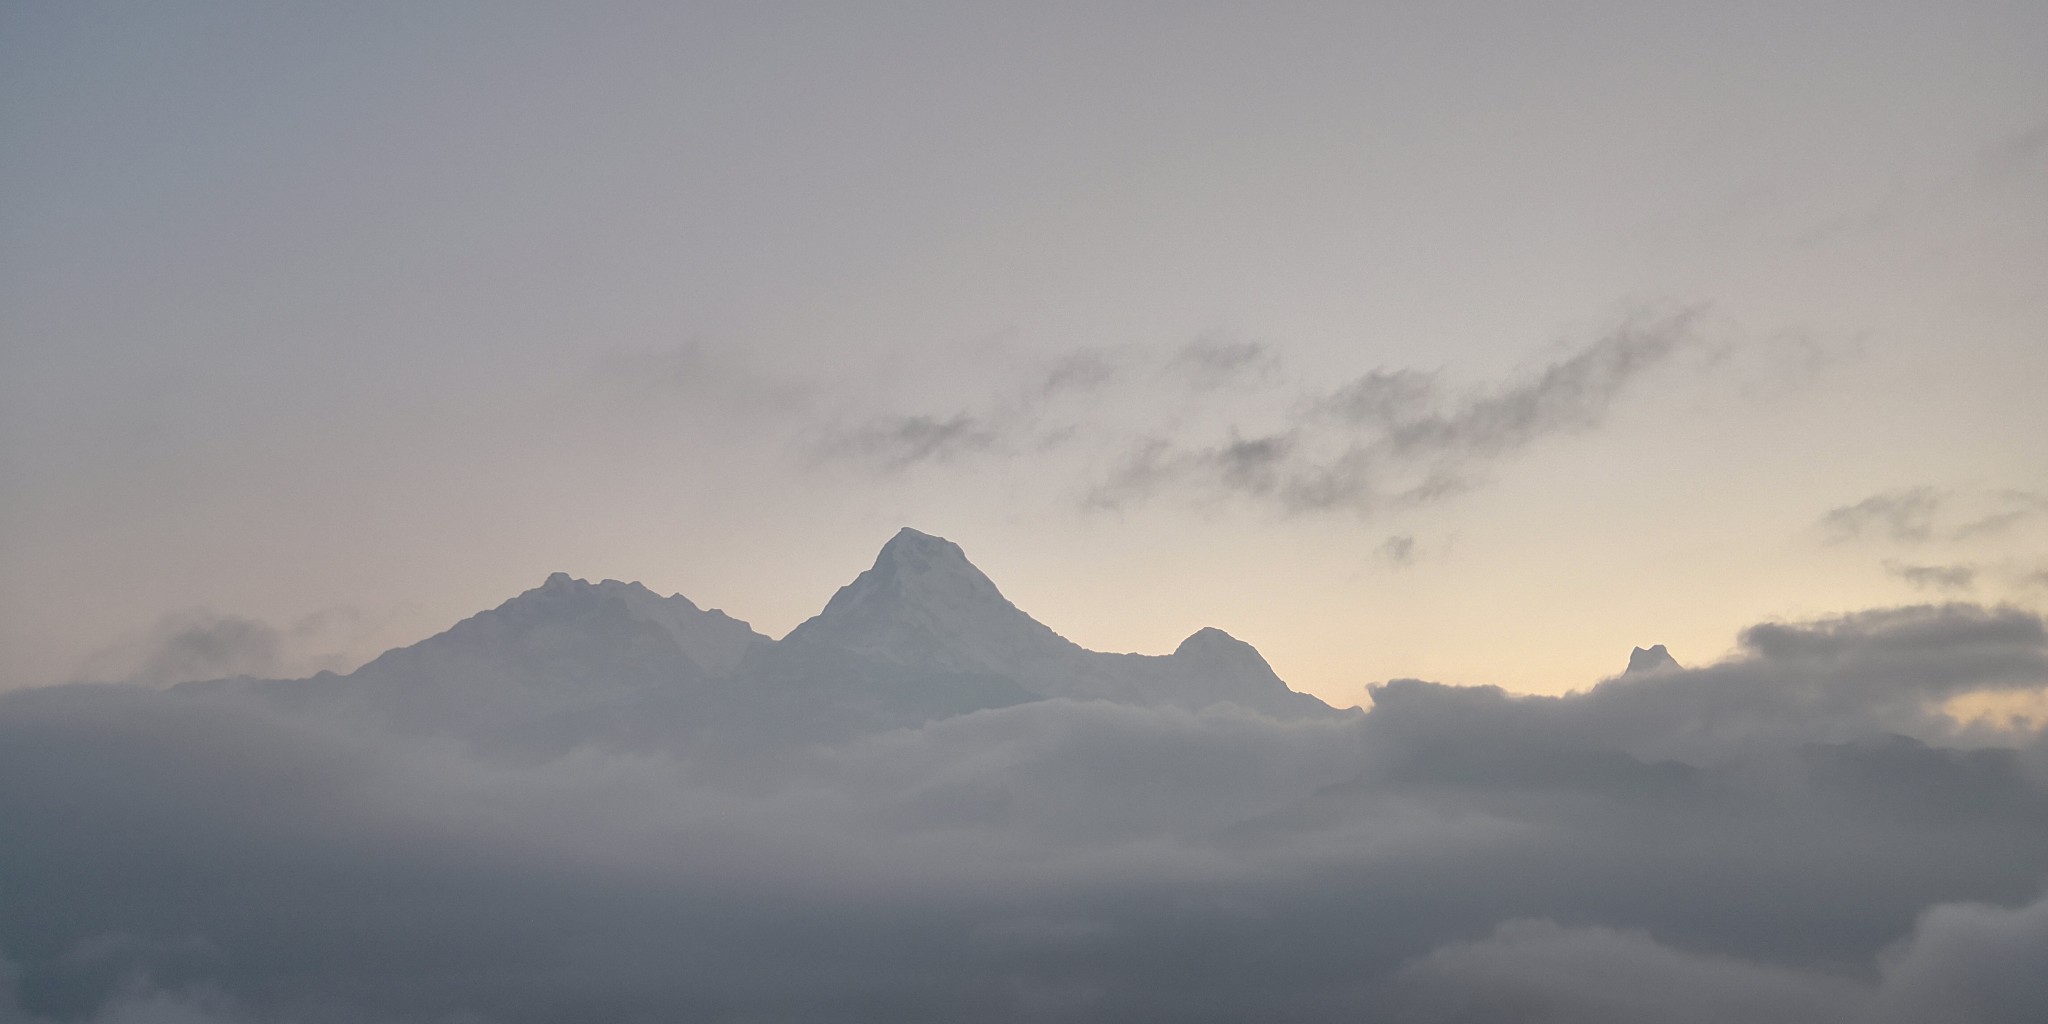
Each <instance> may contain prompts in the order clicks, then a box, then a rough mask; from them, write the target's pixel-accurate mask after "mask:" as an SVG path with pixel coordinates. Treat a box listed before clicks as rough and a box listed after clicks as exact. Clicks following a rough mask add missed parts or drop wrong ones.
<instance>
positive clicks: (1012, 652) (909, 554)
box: [783, 527, 1073, 674]
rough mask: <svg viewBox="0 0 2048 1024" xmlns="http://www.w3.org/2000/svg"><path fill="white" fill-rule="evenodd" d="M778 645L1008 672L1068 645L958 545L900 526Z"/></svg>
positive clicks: (958, 669) (952, 668)
mask: <svg viewBox="0 0 2048 1024" xmlns="http://www.w3.org/2000/svg"><path fill="white" fill-rule="evenodd" d="M783 642H785V643H789V644H792V645H794V646H799V647H804V646H813V645H827V646H832V647H837V648H840V649H842V650H849V651H855V652H858V653H861V654H866V655H873V656H878V657H882V658H885V659H887V660H889V661H894V662H899V663H901V664H905V665H916V666H920V667H925V668H934V669H944V670H947V671H955V672H994V673H1004V674H1008V673H1013V672H1015V671H1016V670H1017V669H1018V668H1019V666H1021V665H1023V664H1026V663H1030V662H1033V661H1037V660H1040V659H1042V658H1044V657H1046V656H1047V655H1048V654H1049V653H1053V652H1058V653H1064V652H1065V651H1066V650H1068V649H1071V648H1073V644H1071V643H1069V642H1068V641H1067V640H1066V639H1065V638H1063V637H1061V636H1060V635H1059V634H1058V633H1055V632H1053V631H1052V630H1051V629H1049V628H1047V627H1046V626H1045V625H1044V624H1042V623H1040V622H1039V621H1038V620H1036V619H1034V618H1032V617H1031V616H1029V615H1026V614H1024V612H1023V611H1022V610H1020V609H1018V607H1017V606H1016V605H1014V604H1011V603H1010V600H1009V599H1008V598H1006V597H1004V596H1003V593H1002V591H1000V590H998V589H996V585H995V583H994V582H993V581H991V580H990V579H989V578H988V577H987V576H986V575H984V574H983V573H982V571H981V570H980V569H977V568H975V567H974V563H972V562H970V561H968V560H967V553H966V552H964V551H962V550H960V545H958V544H955V543H953V542H952V541H949V540H947V539H945V538H944V537H935V536H932V535H931V534H928V533H922V532H920V531H917V530H913V529H910V528H909V527H904V528H903V529H902V530H900V531H898V532H897V534H896V536H894V537H892V538H890V540H889V543H887V544H884V545H882V550H881V552H880V553H879V554H877V555H876V556H875V564H874V565H873V567H871V568H869V569H868V570H867V571H866V572H863V573H861V574H860V575H859V576H858V577H856V578H855V579H854V581H853V582H852V583H849V584H847V585H846V586H844V587H841V588H839V592H838V593H836V594H834V595H832V600H831V601H829V602H827V603H826V605H825V610H824V611H821V612H819V613H818V614H817V615H816V616H813V617H812V618H811V619H809V620H807V621H805V622H804V623H803V624H802V625H800V626H798V627H796V628H795V629H793V630H791V631H790V633H789V635H788V636H787V637H784V638H783Z"/></svg>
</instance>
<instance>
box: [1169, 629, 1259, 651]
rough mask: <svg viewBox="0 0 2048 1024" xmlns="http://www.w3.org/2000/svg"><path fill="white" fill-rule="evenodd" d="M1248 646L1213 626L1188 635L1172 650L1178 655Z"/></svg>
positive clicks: (1248, 645)
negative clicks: (1184, 652) (1185, 652)
mask: <svg viewBox="0 0 2048 1024" xmlns="http://www.w3.org/2000/svg"><path fill="white" fill-rule="evenodd" d="M1250 646H1251V645H1250V644H1248V643H1245V642H1244V641H1242V640H1239V639H1238V638H1236V637H1234V636H1231V635H1230V634H1228V633H1225V632H1224V631H1222V630H1220V629H1217V628H1216V627H1214V626H1203V627H1202V628H1200V629H1198V630H1195V631H1194V632H1193V633H1190V634H1188V638H1187V639H1186V640H1182V641H1181V642H1180V646H1179V647H1176V648H1174V649H1173V653H1175V654H1180V653H1181V652H1183V651H1201V650H1219V649H1229V648H1237V647H1250Z"/></svg>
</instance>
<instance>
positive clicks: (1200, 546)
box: [0, 2, 2048, 706]
mask: <svg viewBox="0 0 2048 1024" xmlns="http://www.w3.org/2000/svg"><path fill="white" fill-rule="evenodd" d="M2043 52H2048V8H2044V7H2043V6H2042V5H2040V4H2038V3H2025V2H2015V3H1942V4H1932V3H1924V4H1912V3H1899V4H1870V3H1826V2H1816V3H1809V4H1800V5H1783V4H1762V3H1756V4H1751V3H1714V4H1657V5H1644V4H1620V3H1614V4H1599V3H1560V4H1547V5H1541V7H1540V8H1539V7H1538V6H1537V5H1514V6H1511V7H1510V6H1507V5H1479V4H1460V3H1452V4H1374V5H1299V4H1260V5H1256V6H1253V5H1206V4H1118V5H1061V4H1045V5H987V6H983V5H975V6H971V7H963V6H961V5H897V4H865V5H857V6H856V5H807V6H798V5H774V6H763V5H740V4H731V5H687V6H683V5H668V4H645V5H596V6H593V5H573V6H564V5H508V4H490V5H484V4H447V5H413V4H351V5H345V6H334V7H325V8H322V7H310V6H290V7H279V6H275V5H233V4H193V3H170V4H90V3H81V4H63V5H19V4H16V5H8V6H7V7H6V8H5V10H4V12H0V126H4V130H0V688H9V689H11V688H20V687H27V686H38V685H45V684H50V683H58V682H64V681H70V680H78V679H107V680H121V679H135V680H141V681H145V682H151V683H168V682H175V681H179V680H181V679H183V678H198V677H202V676H207V675H221V674H229V673H232V672H240V671H249V672H252V673H254V674H259V675H278V676H285V675H298V674H306V673H310V672H312V671H315V670H317V669H322V668H332V669H339V670H346V669H348V668H352V667H354V666H355V665H356V664H358V663H361V662H362V661H365V660H367V659H368V658H370V657H372V656H374V655H375V654H377V653H378V652H379V651H381V650H383V649H385V648H388V647H393V646H398V645H402V644H407V643H411V642H413V641H415V640H417V639H419V638H421V637H424V636H427V635H429V634H432V633H434V632H437V631H439V630H441V629H444V628H446V627H447V626H448V625H449V624H450V623H453V622H455V621H456V620H458V619H461V618H463V617H464V616H467V615H469V614H472V613H474V612H476V611H478V610H480V609H483V608H487V607H491V606H493V605H496V604H498V603H499V602H501V601H503V600H504V599H505V598H507V597H510V596H512V595H513V594H516V593H518V592H520V591H523V590H526V589H528V588H531V587H533V586H536V585H538V584H539V583H540V582H541V580H542V579H544V578H545V577H546V576H547V575H548V574H549V573H551V572H554V571H557V570H562V571H567V572H570V573H571V574H573V575H575V576H579V577H587V578H590V579H600V578H605V577H612V578H618V579H624V580H640V581H644V582H646V583H647V584H648V585H649V586H650V587H653V588H655V589H656V590H659V591H661V592H663V593H668V592H675V591H679V592H682V593H684V594H686V595H688V596H689V597H691V598H692V599H693V600H695V601H696V602H698V603H699V604H702V605H705V606H716V607H721V608H724V609H725V610H727V611H729V612H731V613H732V614H733V615H735V616H738V617H739V618H742V619H745V620H747V621H749V622H751V623H752V624H753V625H754V626H755V627H756V628H758V629H760V630H762V631H763V632H765V633H768V634H770V635H774V636H779V635H781V634H782V633H784V632H786V631H787V630H789V629H790V628H792V627H794V626H795V625H796V624H797V623H798V622H800V621H802V620H803V619H805V618H806V617H808V616H810V615H812V614H815V613H816V612H817V610H818V609H819V608H820V607H822V606H823V604H824V602H825V601H826V599H827V598H828V597H829V596H830V595H831V594H832V592H833V591H834V589H835V588H837V587H839V586H841V585H843V584H845V583H846V582H847V581H849V580H850V579H852V578H853V576H854V575H855V574H856V573H857V572H859V571H860V570H861V569H863V568H865V567H866V566H867V565H868V563H869V562H870V561H871V560H872V559H873V557H874V552H875V550H876V549H877V548H878V547H879V546H880V545H881V544H882V543H883V542H884V541H886V540H887V539H888V538H889V537H890V536H892V535H893V534H894V533H895V531H896V530H897V528H898V527H901V526H905V525H908V526H914V527H916V528H918V529H920V530H924V531H926V532H929V533H933V534H938V535H942V536H945V537H947V538H950V539H952V540H954V541H957V542H958V543H960V544H961V545H963V546H964V547H965V549H966V550H967V552H968V554H969V555H970V556H971V557H972V558H973V560H974V562H975V564H976V565H978V566H980V567H981V568H982V569H983V570H985V571H986V572H987V573H988V574H989V575H990V576H991V577H992V578H993V579H994V580H996V581H997V583H998V584H1000V585H1001V586H1002V588H1003V590H1004V593H1005V594H1006V595H1007V596H1009V597H1010V598H1011V599H1012V600H1014V601H1015V602H1016V603H1017V604H1018V605H1020V606H1021V607H1023V608H1024V609H1026V610H1027V611H1029V612H1031V613H1032V614H1033V615H1035V616H1036V617H1037V618H1039V619H1040V620H1042V621H1044V622H1045V623H1047V624H1048V625H1050V626H1052V627H1053V628H1054V629H1056V630H1058V631H1060V632H1061V633H1063V634H1065V635H1067V636H1068V637H1070V638H1072V639H1074V640H1075V641H1077V642H1080V643H1082V644H1084V645H1086V646H1088V647H1091V648H1096V649H1102V650H1130V651H1140V652H1147V653H1164V652H1166V651H1170V650H1172V649H1173V648H1174V645H1175V644H1177V643H1178V642H1179V641H1180V640H1181V639H1182V638H1183V637H1186V636H1187V635H1188V634H1190V633H1193V632H1194V631H1195V630H1196V629H1198V628H1200V627H1203V626H1217V627H1221V628H1223V629H1225V630H1228V631H1229V632H1230V633H1231V634H1232V635H1234V636H1237V637H1239V638H1241V639H1244V640H1247V641H1249V642H1251V643H1253V644H1254V645H1256V646H1257V647H1258V648H1259V650H1260V651H1261V652H1263V653H1264V654H1265V656H1266V657H1267V658H1268V659H1269V660H1270V661H1271V662H1272V663H1273V665H1274V667H1275V669H1276V670H1277V671H1278V672H1279V674H1280V675H1281V676H1282V677H1283V678H1285V679H1287V680H1289V681H1290V682H1291V683H1292V684H1293V685H1295V686H1296V687H1297V688H1300V689H1303V690H1306V691H1309V692H1313V693H1315V694H1318V695H1321V696H1323V697H1325V698H1326V699H1328V700H1329V701H1330V702H1331V703H1333V704H1336V705H1339V706H1345V705H1351V704H1358V703H1361V702H1364V701H1365V700H1366V699H1367V698H1366V692H1367V691H1366V689H1365V688H1366V687H1367V686H1368V685H1369V684H1374V683H1378V682H1381V681H1384V680H1388V679H1392V678H1398V677H1419V678H1425V679H1432V680H1440V681H1443V682H1447V683H1463V684H1492V685H1498V686H1501V687H1504V688H1506V689H1507V690H1510V691H1515V692H1529V693H1562V692H1565V691H1567V690H1572V689H1581V688H1584V687H1586V686H1588V685H1590V684H1592V683H1593V682H1594V681H1596V680H1598V679H1600V678H1603V677H1606V676H1610V675H1613V674H1614V673H1616V672H1618V671H1619V670H1620V669H1621V667H1622V665H1623V664H1624V663H1625V662H1626V658H1627V654H1628V651H1629V649H1630V647H1631V646H1634V645H1644V646H1647V645H1649V644H1651V643H1664V644H1667V645H1668V646H1669V647H1670V649H1671V650H1672V652H1673V653H1674V654H1675V655H1676V656H1677V658H1678V659H1679V660H1680V661H1681V662H1682V663H1685V664H1688V665H1694V664H1707V663H1711V662H1714V661H1717V660H1719V659H1721V658H1723V657H1725V656H1730V655H1735V654H1739V653H1740V652H1741V651H1742V650H1743V648H1742V646H1741V643H1742V641H1741V640H1740V639H1739V638H1740V636H1741V635H1742V630H1743V629H1744V628H1746V627H1748V626H1750V625H1752V624H1754V623H1758V622H1765V621H1772V620H1806V619H1812V618H1816V617H1825V616H1830V615H1839V614H1845V613H1850V612H1854V611H1856V610H1858V609H1864V608H1870V607H1877V606H1885V605H1902V604H1913V603H1925V602H1934V603H1939V602H1945V601H1951V600H1969V601H1975V602H1980V603H1984V604H1987V605H1990V604H2000V603H2006V604H2011V605H2014V606H2016V607H2019V608H2022V609H2036V610H2038V609H2042V608H2048V401H2043V400H2042V395H2043V394H2044V391H2048V288H2043V287H2042V282H2043V281H2044V280H2048V62H2043V61H2042V60H2041V59H2040V55H2041V54H2042V53H2043ZM195 631H196V633H198V634H200V635H203V636H205V637H209V638H213V640H215V641H217V643H215V645H214V646H213V647H211V648H206V649H203V650H201V651H200V653H199V654H196V655H194V654H191V650H192V648H191V646H190V645H186V646H185V647H184V648H180V650H183V651H185V652H186V654H185V655H181V656H180V657H169V656H168V654H167V652H168V651H170V648H169V647H167V646H166V639H167V638H176V637H180V636H185V635H188V634H192V633H194V632H195ZM207 651H211V652H212V653H207Z"/></svg>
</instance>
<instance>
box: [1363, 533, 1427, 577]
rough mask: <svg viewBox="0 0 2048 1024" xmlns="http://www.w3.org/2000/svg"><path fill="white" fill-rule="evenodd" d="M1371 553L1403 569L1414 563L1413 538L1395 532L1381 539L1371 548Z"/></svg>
mask: <svg viewBox="0 0 2048 1024" xmlns="http://www.w3.org/2000/svg"><path fill="white" fill-rule="evenodd" d="M1373 554H1374V555H1375V556H1376V557H1378V558H1379V560H1380V561H1382V562H1385V563H1386V564H1388V565H1391V566H1393V567H1394V568H1396V569H1405V568H1407V567H1408V566H1411V565H1414V564H1415V559H1416V557H1417V556H1416V551H1415V538H1414V537H1413V536H1410V535H1408V534H1395V535H1394V536H1391V537H1388V538H1387V539H1386V540H1383V541H1381V542H1380V545H1379V547H1376V548H1374V549H1373Z"/></svg>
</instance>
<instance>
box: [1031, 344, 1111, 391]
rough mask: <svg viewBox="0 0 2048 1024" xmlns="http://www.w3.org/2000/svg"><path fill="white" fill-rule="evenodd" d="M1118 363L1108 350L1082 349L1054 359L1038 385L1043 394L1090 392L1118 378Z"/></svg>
mask: <svg viewBox="0 0 2048 1024" xmlns="http://www.w3.org/2000/svg"><path fill="white" fill-rule="evenodd" d="M1117 369H1118V365H1117V362H1116V360H1114V359H1112V358H1111V357H1110V355H1109V354H1108V353H1107V352H1104V351H1102V350H1099V349H1082V350H1079V351H1075V352H1069V353H1067V354H1066V355H1063V356H1060V357H1059V358H1057V359H1055V360H1053V363H1052V365H1051V366H1050V367H1049V368H1047V369H1046V370H1045V372H1044V374H1043V377H1042V382H1041V384H1040V385H1039V388H1040V390H1041V391H1043V392H1044V393H1046V394H1048V395H1051V394H1060V393H1064V392H1089V391H1094V390H1096V389H1097V388H1100V387H1102V386H1104V385H1106V384H1108V383H1109V382H1110V381H1111V380H1113V379H1115V377H1116V375H1117Z"/></svg>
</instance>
